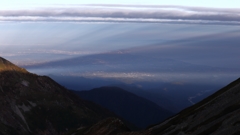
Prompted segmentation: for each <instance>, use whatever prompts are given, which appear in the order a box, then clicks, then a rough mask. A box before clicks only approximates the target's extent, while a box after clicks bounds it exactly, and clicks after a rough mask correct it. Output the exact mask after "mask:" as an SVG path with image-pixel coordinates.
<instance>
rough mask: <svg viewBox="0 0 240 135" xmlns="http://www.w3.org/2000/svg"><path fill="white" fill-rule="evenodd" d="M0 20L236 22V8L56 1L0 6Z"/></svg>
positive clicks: (238, 12)
mask: <svg viewBox="0 0 240 135" xmlns="http://www.w3.org/2000/svg"><path fill="white" fill-rule="evenodd" d="M0 21H55V22H59V21H60V22H61V21H69V22H183V23H214V24H216V23H219V24H240V9H220V8H199V7H182V6H138V5H131V6H130V5H75V6H73V5H72V6H71V5H70V6H62V5H56V6H54V7H35V8H29V9H16V10H0Z"/></svg>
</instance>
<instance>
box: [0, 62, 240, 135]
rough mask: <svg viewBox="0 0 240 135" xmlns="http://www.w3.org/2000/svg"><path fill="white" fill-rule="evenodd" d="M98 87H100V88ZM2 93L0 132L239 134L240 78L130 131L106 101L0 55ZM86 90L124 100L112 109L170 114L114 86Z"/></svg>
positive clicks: (53, 134) (42, 134) (9, 134)
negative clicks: (103, 105) (74, 91)
mask: <svg viewBox="0 0 240 135" xmlns="http://www.w3.org/2000/svg"><path fill="white" fill-rule="evenodd" d="M97 90H99V91H102V92H100V93H98V91H97ZM112 90H113V91H112ZM0 93H1V94H0V110H1V111H0V134H2V135H17V134H19V135H32V134H34V135H35V134H36V135H58V134H66V135H70V134H71V135H72V134H75V135H163V134H165V135H182V134H185V135H208V134H214V135H239V134H240V98H239V97H240V79H238V80H236V81H234V82H232V83H230V84H229V85H227V86H225V87H224V88H222V89H220V90H219V91H217V92H216V93H214V94H213V95H211V96H209V97H207V98H206V99H204V100H202V101H200V102H199V103H197V104H195V105H193V106H191V107H189V108H186V109H184V110H183V111H181V112H180V113H178V114H176V115H175V116H172V117H171V118H168V119H167V120H165V121H164V122H162V123H159V124H156V125H152V126H150V127H148V128H147V129H145V130H142V131H131V130H130V129H129V128H128V127H127V126H126V123H125V121H124V120H123V119H122V118H117V117H118V116H117V115H115V114H114V113H113V112H111V111H108V110H107V109H106V108H107V107H106V108H104V107H101V106H100V105H97V104H94V103H93V102H90V101H86V100H83V99H81V98H79V97H78V96H77V95H76V94H74V93H73V92H71V91H69V90H67V89H65V88H64V87H63V86H61V85H59V84H58V83H56V82H55V81H53V80H52V79H51V78H49V77H47V76H38V75H36V74H32V73H29V72H28V71H26V70H25V69H23V68H19V67H17V66H16V65H14V64H12V63H11V62H9V61H7V60H5V59H3V58H1V57H0ZM83 93H84V92H83ZM88 93H91V94H89V95H94V96H95V98H93V99H99V103H101V104H105V105H109V107H114V106H116V105H118V104H119V103H123V105H120V106H119V108H116V110H114V111H116V112H117V111H121V110H120V108H125V107H126V108H127V109H129V110H130V109H133V112H134V111H136V112H140V113H136V112H135V113H134V114H135V115H137V114H138V115H140V116H142V117H146V118H147V117H149V116H147V115H151V114H152V115H153V116H154V118H156V119H157V118H159V117H162V116H158V114H159V115H161V113H160V112H159V113H156V112H158V111H157V110H160V111H162V112H164V113H162V115H166V114H169V111H166V110H164V109H161V108H160V107H158V106H157V105H156V104H153V103H152V102H150V101H148V100H146V99H144V98H141V97H138V96H136V95H134V94H132V93H129V92H126V91H124V90H122V89H120V88H117V87H102V88H100V89H95V90H92V91H88V92H85V93H84V95H87V96H89V95H88ZM101 94H102V95H101ZM118 95H119V96H118ZM121 95H122V96H121ZM89 98H91V97H89ZM102 98H105V99H102ZM100 101H101V102H100ZM131 103H134V104H131ZM150 103H151V104H150ZM139 105H140V107H139ZM129 107H131V108H129ZM135 107H139V108H135ZM149 107H151V108H152V109H151V108H149ZM141 108H142V109H143V110H141ZM139 109H140V110H139ZM145 109H146V110H147V111H146V110H145ZM122 111H124V110H122ZM144 114H145V115H146V116H144ZM118 115H119V114H118ZM133 117H134V115H133ZM166 117H167V116H166ZM143 119H144V118H143ZM135 120H137V119H135ZM159 122H160V121H159Z"/></svg>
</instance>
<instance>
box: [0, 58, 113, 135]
mask: <svg viewBox="0 0 240 135" xmlns="http://www.w3.org/2000/svg"><path fill="white" fill-rule="evenodd" d="M0 93H1V94H0V110H1V111H0V118H1V119H0V134H3V135H9V134H26V135H27V134H45V135H47V134H49V135H50V134H53V135H54V134H60V133H64V132H67V131H69V130H71V129H75V128H79V127H86V126H91V125H92V124H94V123H96V122H98V121H99V120H102V119H103V118H106V117H109V116H111V117H112V116H114V114H113V113H111V112H109V111H108V110H106V109H104V108H102V107H100V106H98V105H95V104H93V103H91V102H88V101H84V100H82V99H80V98H79V97H78V96H76V95H75V94H73V93H72V92H70V91H68V90H66V89H65V88H64V87H62V86H60V85H59V84H57V83H56V82H54V81H53V80H52V79H50V78H49V77H46V76H37V75H35V74H31V73H29V72H27V71H26V70H25V69H22V68H19V67H17V66H15V65H14V64H12V63H10V62H9V61H7V60H5V59H3V58H1V57H0Z"/></svg>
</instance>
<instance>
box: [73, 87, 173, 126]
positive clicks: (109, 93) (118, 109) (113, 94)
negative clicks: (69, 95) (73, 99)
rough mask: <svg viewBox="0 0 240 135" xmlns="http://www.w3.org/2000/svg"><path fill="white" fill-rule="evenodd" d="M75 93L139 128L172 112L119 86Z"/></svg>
mask: <svg viewBox="0 0 240 135" xmlns="http://www.w3.org/2000/svg"><path fill="white" fill-rule="evenodd" d="M75 93H76V94H78V95H79V96H80V97H81V98H83V99H86V100H90V101H92V102H94V103H97V104H99V105H101V106H103V107H106V108H107V109H109V110H110V111H112V112H114V113H115V114H117V115H118V116H120V117H122V118H124V119H126V120H127V121H129V122H131V123H133V124H134V125H135V126H137V127H139V128H146V127H147V126H149V125H153V124H156V123H158V122H160V121H163V120H165V119H166V118H168V117H170V116H172V115H173V114H174V113H172V112H170V111H168V110H166V109H164V108H161V107H159V106H158V105H157V104H155V103H153V102H151V101H149V100H147V99H145V98H142V97H139V96H137V95H135V94H133V93H130V92H127V91H125V90H123V89H121V88H119V87H110V86H109V87H101V88H95V89H92V90H89V91H75Z"/></svg>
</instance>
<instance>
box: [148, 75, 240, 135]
mask: <svg viewBox="0 0 240 135" xmlns="http://www.w3.org/2000/svg"><path fill="white" fill-rule="evenodd" d="M239 97H240V79H238V80H236V81H234V82H232V83H231V84H229V85H227V86H226V87H224V88H222V89H221V90H219V91H218V92H216V93H214V94H213V95H211V96H209V97H208V98H206V99H204V100H203V101H201V102H199V103H198V104H196V105H194V106H192V107H189V108H187V109H185V110H183V111H182V112H180V113H179V114H178V115H176V116H174V117H172V118H171V119H168V120H167V121H165V122H163V123H161V124H159V125H156V126H154V127H152V128H150V129H149V131H151V134H153V135H155V134H156V135H157V134H167V135H181V134H187V135H206V134H214V135H226V134H227V135H238V134H240V98H239Z"/></svg>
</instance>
